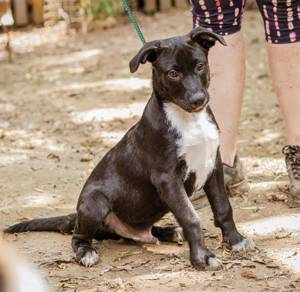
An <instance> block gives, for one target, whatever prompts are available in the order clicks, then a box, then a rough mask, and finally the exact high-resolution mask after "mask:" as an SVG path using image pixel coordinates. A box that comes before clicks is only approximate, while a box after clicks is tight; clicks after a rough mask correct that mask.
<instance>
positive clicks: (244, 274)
mask: <svg viewBox="0 0 300 292" xmlns="http://www.w3.org/2000/svg"><path fill="white" fill-rule="evenodd" d="M241 275H242V277H244V278H247V279H256V275H255V274H254V273H253V272H252V271H244V272H242V273H241Z"/></svg>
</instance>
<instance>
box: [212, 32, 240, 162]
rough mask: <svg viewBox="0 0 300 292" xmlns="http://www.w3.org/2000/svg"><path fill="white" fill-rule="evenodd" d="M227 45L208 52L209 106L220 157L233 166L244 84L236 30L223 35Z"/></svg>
mask: <svg viewBox="0 0 300 292" xmlns="http://www.w3.org/2000/svg"><path fill="white" fill-rule="evenodd" d="M224 38H225V41H226V43H227V47H225V48H224V47H222V48H221V46H220V45H216V46H215V47H213V48H212V49H211V51H210V56H209V60H210V70H211V84H210V88H209V92H210V96H211V101H210V105H211V108H212V110H213V113H214V115H215V117H216V120H217V122H218V124H219V127H220V129H221V137H220V138H221V145H220V151H221V157H222V161H223V163H225V164H227V165H229V166H233V163H234V158H235V154H236V142H237V136H238V129H239V121H240V114H241V107H242V102H243V94H244V83H245V50H244V40H243V35H242V33H241V32H240V31H239V32H237V33H235V34H232V35H229V36H225V37H224Z"/></svg>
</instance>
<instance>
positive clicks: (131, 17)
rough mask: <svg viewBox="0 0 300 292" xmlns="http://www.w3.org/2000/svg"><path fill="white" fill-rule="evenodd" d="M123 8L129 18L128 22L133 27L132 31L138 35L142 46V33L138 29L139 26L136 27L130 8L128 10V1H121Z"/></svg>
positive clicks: (143, 39)
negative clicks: (129, 21)
mask: <svg viewBox="0 0 300 292" xmlns="http://www.w3.org/2000/svg"><path fill="white" fill-rule="evenodd" d="M123 7H124V10H125V11H126V12H127V14H128V16H129V18H130V20H131V22H132V24H133V27H134V29H135V31H136V33H137V35H138V37H139V39H140V41H141V42H142V44H143V45H144V44H145V43H146V41H145V38H144V35H143V33H142V31H141V29H140V27H139V25H138V23H137V21H136V19H135V17H134V15H133V13H132V10H131V8H130V5H129V3H128V0H123Z"/></svg>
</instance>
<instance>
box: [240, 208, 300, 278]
mask: <svg viewBox="0 0 300 292" xmlns="http://www.w3.org/2000/svg"><path fill="white" fill-rule="evenodd" d="M239 229H240V230H241V231H242V232H243V233H244V234H247V235H248V236H251V237H253V238H259V237H268V238H269V239H270V240H274V239H275V240H276V239H281V238H284V237H290V238H292V239H293V240H292V241H293V242H294V244H291V245H289V246H286V245H284V244H282V243H281V242H280V241H279V240H277V244H275V245H274V244H272V248H271V247H270V248H265V249H264V250H265V251H266V252H267V254H268V255H269V257H270V258H272V259H274V260H275V261H277V262H278V263H279V264H282V265H284V266H285V267H287V268H288V269H290V270H291V271H293V272H294V273H300V247H299V244H300V214H299V213H295V214H286V215H280V216H273V217H268V218H264V219H259V220H255V221H248V222H245V223H242V224H239ZM290 242H291V241H290Z"/></svg>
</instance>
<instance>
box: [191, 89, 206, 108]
mask: <svg viewBox="0 0 300 292" xmlns="http://www.w3.org/2000/svg"><path fill="white" fill-rule="evenodd" d="M206 101H207V94H206V93H205V92H204V91H198V92H197V93H195V94H193V95H192V97H191V99H190V103H191V105H192V107H193V108H197V107H199V106H201V105H204V104H205V103H206Z"/></svg>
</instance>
